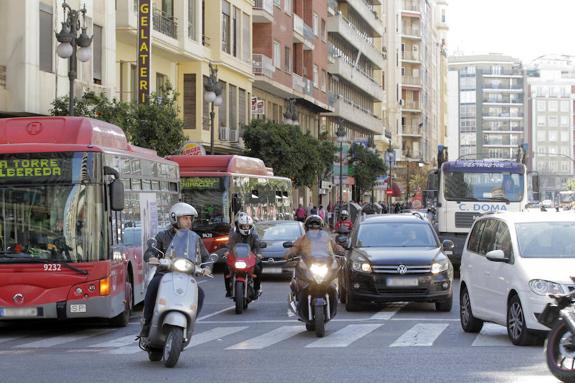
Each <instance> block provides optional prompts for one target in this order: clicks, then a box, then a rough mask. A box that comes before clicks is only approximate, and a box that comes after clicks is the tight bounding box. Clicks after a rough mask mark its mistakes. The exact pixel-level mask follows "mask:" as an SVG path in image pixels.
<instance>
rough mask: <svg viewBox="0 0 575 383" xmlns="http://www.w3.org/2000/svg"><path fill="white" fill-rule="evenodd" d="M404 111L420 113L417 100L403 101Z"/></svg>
mask: <svg viewBox="0 0 575 383" xmlns="http://www.w3.org/2000/svg"><path fill="white" fill-rule="evenodd" d="M403 111H404V112H413V113H421V107H420V106H419V102H417V101H405V103H404V104H403Z"/></svg>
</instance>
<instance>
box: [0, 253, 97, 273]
mask: <svg viewBox="0 0 575 383" xmlns="http://www.w3.org/2000/svg"><path fill="white" fill-rule="evenodd" d="M18 254H21V253H8V252H5V251H4V252H0V259H1V258H5V259H14V260H18V261H23V262H30V263H57V264H59V265H63V266H64V267H67V268H68V269H70V270H73V271H75V272H77V273H79V274H82V275H88V271H86V270H84V269H79V268H77V267H75V266H72V265H71V264H69V263H68V262H67V261H66V260H62V259H60V260H55V261H51V260H48V259H41V258H33V257H20V256H17V255H18Z"/></svg>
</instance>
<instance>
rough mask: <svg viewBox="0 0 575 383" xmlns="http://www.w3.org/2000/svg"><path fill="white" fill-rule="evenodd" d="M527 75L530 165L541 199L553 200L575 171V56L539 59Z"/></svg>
mask: <svg viewBox="0 0 575 383" xmlns="http://www.w3.org/2000/svg"><path fill="white" fill-rule="evenodd" d="M527 74H528V77H527V87H528V93H527V94H528V98H527V105H528V107H527V111H528V116H527V118H528V127H529V131H528V142H529V146H530V148H531V155H530V165H531V169H533V170H535V171H537V173H538V174H539V180H540V181H539V186H540V192H541V196H540V199H541V200H546V199H551V200H554V199H555V197H557V193H558V192H559V191H561V190H567V182H568V181H569V179H571V178H572V177H573V175H574V170H575V168H574V162H575V148H574V145H575V141H574V133H575V131H574V120H575V112H574V102H575V57H573V56H559V55H548V56H542V57H539V58H538V59H536V60H534V61H533V62H532V63H531V64H530V65H529V66H528V68H527Z"/></svg>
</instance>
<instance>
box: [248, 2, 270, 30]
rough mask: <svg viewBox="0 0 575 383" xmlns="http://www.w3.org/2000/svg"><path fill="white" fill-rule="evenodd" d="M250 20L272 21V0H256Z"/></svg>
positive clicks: (255, 21) (259, 21) (257, 21)
mask: <svg viewBox="0 0 575 383" xmlns="http://www.w3.org/2000/svg"><path fill="white" fill-rule="evenodd" d="M252 22H254V23H256V24H258V23H260V24H264V23H273V22H274V0H256V1H255V5H254V8H253V16H252Z"/></svg>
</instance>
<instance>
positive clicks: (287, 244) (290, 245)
mask: <svg viewBox="0 0 575 383" xmlns="http://www.w3.org/2000/svg"><path fill="white" fill-rule="evenodd" d="M282 246H283V247H284V248H285V249H287V248H290V247H293V242H291V241H288V242H284V243H283V245H282Z"/></svg>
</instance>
